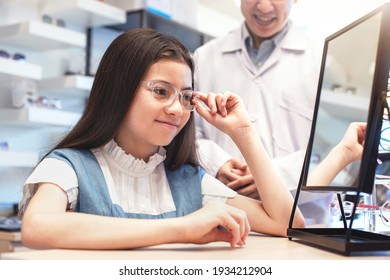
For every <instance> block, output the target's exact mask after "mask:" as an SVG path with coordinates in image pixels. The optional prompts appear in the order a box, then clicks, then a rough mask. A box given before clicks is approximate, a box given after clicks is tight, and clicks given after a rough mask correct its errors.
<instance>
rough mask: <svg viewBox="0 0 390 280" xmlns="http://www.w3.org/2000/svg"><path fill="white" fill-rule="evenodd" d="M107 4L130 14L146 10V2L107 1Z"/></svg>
mask: <svg viewBox="0 0 390 280" xmlns="http://www.w3.org/2000/svg"><path fill="white" fill-rule="evenodd" d="M106 3H107V4H110V5H113V6H116V7H119V8H121V9H124V10H125V11H128V12H129V11H136V10H140V9H145V8H146V5H145V1H144V0H106Z"/></svg>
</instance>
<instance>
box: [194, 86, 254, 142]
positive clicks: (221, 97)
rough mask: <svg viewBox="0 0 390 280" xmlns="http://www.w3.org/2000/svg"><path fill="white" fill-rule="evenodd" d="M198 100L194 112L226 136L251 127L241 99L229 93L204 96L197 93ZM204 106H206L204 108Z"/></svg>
mask: <svg viewBox="0 0 390 280" xmlns="http://www.w3.org/2000/svg"><path fill="white" fill-rule="evenodd" d="M198 96H199V100H200V101H202V102H203V103H201V102H200V101H199V100H195V101H194V102H195V105H196V111H197V112H198V113H199V114H200V115H201V116H202V117H203V118H204V119H205V120H206V121H208V122H209V123H210V124H212V125H214V126H215V127H217V128H218V129H220V130H221V131H223V132H225V133H226V134H228V135H232V133H234V131H235V130H237V129H239V128H246V127H249V126H250V125H251V123H250V121H249V117H248V113H247V110H246V109H245V106H244V104H243V102H242V100H241V98H240V97H239V96H238V95H236V94H234V93H232V92H230V91H225V92H224V93H218V94H216V93H212V92H210V93H209V94H205V93H202V92H198ZM204 105H206V106H204Z"/></svg>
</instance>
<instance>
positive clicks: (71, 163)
mask: <svg viewBox="0 0 390 280" xmlns="http://www.w3.org/2000/svg"><path fill="white" fill-rule="evenodd" d="M193 70H194V65H193V62H192V59H191V57H190V54H189V52H188V51H187V49H186V48H185V47H184V46H183V45H182V44H181V43H180V42H178V41H177V40H176V39H175V38H173V37H171V36H168V35H164V34H160V33H157V32H155V31H153V30H150V29H135V30H130V31H128V32H125V33H123V34H122V35H120V36H119V37H118V38H116V39H115V40H114V41H113V42H112V43H111V45H110V46H109V47H108V49H107V51H106V53H105V55H104V56H103V58H102V60H101V63H100V66H99V69H98V71H97V73H96V77H95V81H94V84H93V87H92V90H91V94H90V97H89V101H88V104H87V106H86V108H85V111H84V113H83V115H82V117H81V119H80V121H79V122H78V124H77V125H76V126H75V127H74V128H73V129H72V130H71V131H70V132H69V133H68V134H67V135H66V136H65V138H64V139H63V140H62V141H61V142H60V143H59V144H58V145H57V146H56V147H55V148H54V149H53V150H52V151H51V152H50V153H49V154H48V155H47V156H46V157H45V158H44V159H43V160H42V161H41V162H40V163H39V165H38V166H37V167H36V169H35V170H34V171H33V173H32V174H31V175H30V177H29V178H28V179H27V181H26V183H25V186H24V196H23V199H22V201H21V203H20V213H21V215H22V216H23V224H22V241H23V243H24V244H25V245H26V246H28V247H32V248H74V249H120V248H135V247H143V246H150V245H156V244H162V243H173V242H177V243H198V244H202V243H208V242H212V241H226V242H229V243H230V245H231V246H232V247H233V246H237V245H238V246H242V245H244V244H245V240H246V237H247V235H248V233H249V232H250V231H251V230H253V231H256V232H261V233H265V234H271V235H277V236H285V235H286V228H287V227H288V221H289V218H290V213H291V209H292V204H293V199H292V197H291V195H290V194H289V192H288V191H287V189H286V188H285V187H284V186H283V184H282V183H281V181H280V179H279V178H278V176H277V174H276V173H275V171H274V170H273V168H272V165H271V163H270V160H269V158H268V156H267V154H266V152H265V151H264V148H263V146H262V144H261V143H260V140H259V138H258V136H256V132H255V131H254V129H253V128H252V127H251V124H250V121H249V118H248V116H247V114H246V110H245V109H244V106H243V104H242V102H241V100H240V99H239V97H237V96H236V95H234V94H233V93H229V92H226V93H224V94H212V93H210V94H207V95H206V94H203V93H195V92H194V91H193V90H192V88H193ZM204 104H205V105H204ZM195 109H196V111H197V112H198V113H199V114H200V115H201V116H202V117H204V118H205V119H206V120H207V121H209V122H210V123H211V124H213V125H215V126H216V127H218V128H219V129H221V130H222V131H224V132H225V133H227V134H228V135H229V136H230V137H231V138H232V139H233V140H234V142H235V143H236V144H237V145H238V147H239V148H240V149H241V151H242V153H243V155H244V156H245V158H246V160H247V163H248V166H249V167H250V169H251V171H252V173H253V176H254V178H255V181H256V185H257V186H259V188H258V191H259V194H260V197H261V198H262V201H261V202H259V201H256V200H253V199H251V198H247V197H243V196H241V195H238V194H236V193H235V192H234V191H232V190H230V189H229V188H227V187H226V186H225V185H223V184H222V183H221V182H220V181H218V180H217V179H215V178H213V177H211V176H210V175H207V174H205V172H204V170H203V169H202V168H201V166H200V164H199V162H198V158H197V154H196V146H195V131H194V130H195V128H194V110H195ZM294 222H295V224H294V227H302V226H304V219H303V217H302V215H301V213H300V212H299V211H297V213H296V217H295V219H294Z"/></svg>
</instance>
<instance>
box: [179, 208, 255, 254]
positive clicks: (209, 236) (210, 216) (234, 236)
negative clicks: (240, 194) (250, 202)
mask: <svg viewBox="0 0 390 280" xmlns="http://www.w3.org/2000/svg"><path fill="white" fill-rule="evenodd" d="M180 219H182V220H181V221H180V225H181V227H182V229H183V231H182V232H183V233H184V235H183V237H184V242H188V243H196V244H205V243H209V242H214V241H225V242H229V243H230V246H231V247H234V246H236V245H238V246H243V245H245V240H246V238H247V236H248V234H249V232H250V230H251V229H250V225H249V221H248V219H247V216H246V213H245V212H244V211H242V210H240V209H238V208H235V207H232V206H229V205H227V204H224V203H210V204H207V205H206V206H204V207H203V208H201V209H199V210H198V211H195V212H193V213H191V214H189V215H187V216H185V217H182V218H180Z"/></svg>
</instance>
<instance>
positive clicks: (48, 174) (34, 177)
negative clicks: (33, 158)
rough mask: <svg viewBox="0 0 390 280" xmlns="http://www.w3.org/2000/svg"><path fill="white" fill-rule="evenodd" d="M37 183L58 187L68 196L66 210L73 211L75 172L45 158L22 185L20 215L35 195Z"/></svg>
mask: <svg viewBox="0 0 390 280" xmlns="http://www.w3.org/2000/svg"><path fill="white" fill-rule="evenodd" d="M39 183H52V184H55V185H57V186H58V187H60V188H61V189H62V190H63V191H64V192H65V193H66V195H67V196H68V205H69V206H68V209H67V210H73V209H74V207H75V205H76V203H77V196H78V180H77V176H76V172H75V171H74V170H73V168H72V167H71V166H70V165H69V164H67V163H66V162H64V161H61V160H58V159H54V158H45V159H43V160H42V161H41V162H40V163H39V164H38V165H37V166H36V168H35V169H34V171H33V172H32V173H31V174H30V176H29V177H28V178H27V180H26V182H25V183H24V185H23V196H22V200H21V201H20V203H19V210H20V211H21V214H22V215H23V213H24V211H25V209H26V207H27V205H28V203H29V202H30V200H31V198H32V197H33V196H34V194H35V193H36V191H37V188H38V184H39Z"/></svg>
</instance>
